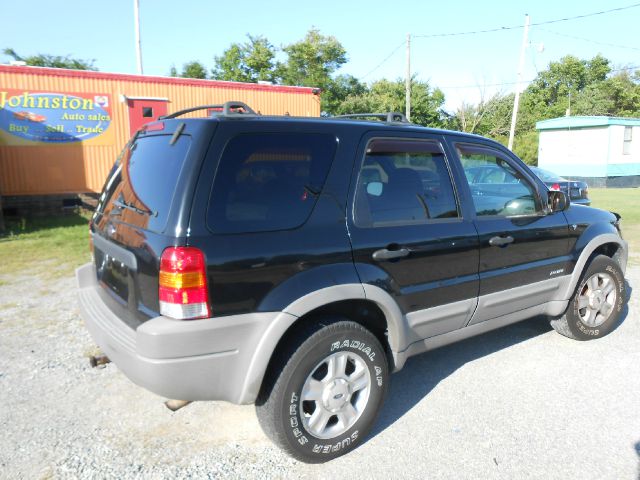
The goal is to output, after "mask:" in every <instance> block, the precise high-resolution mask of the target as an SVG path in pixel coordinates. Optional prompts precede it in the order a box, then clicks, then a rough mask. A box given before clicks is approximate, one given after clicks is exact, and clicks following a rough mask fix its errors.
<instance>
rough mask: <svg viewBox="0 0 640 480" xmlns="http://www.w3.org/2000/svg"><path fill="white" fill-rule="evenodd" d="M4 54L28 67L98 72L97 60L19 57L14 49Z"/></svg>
mask: <svg viewBox="0 0 640 480" xmlns="http://www.w3.org/2000/svg"><path fill="white" fill-rule="evenodd" d="M2 53H4V54H5V55H8V56H10V57H12V58H13V59H14V60H16V61H18V62H25V63H26V64H27V65H30V66H33V67H51V68H67V69H71V70H98V69H97V68H96V67H95V66H94V65H93V62H95V60H81V59H77V58H71V57H70V56H69V55H67V56H64V57H63V56H60V55H48V54H42V53H40V54H37V55H31V56H28V57H23V56H21V55H19V54H18V53H17V52H16V51H15V50H14V49H13V48H5V49H4V50H2Z"/></svg>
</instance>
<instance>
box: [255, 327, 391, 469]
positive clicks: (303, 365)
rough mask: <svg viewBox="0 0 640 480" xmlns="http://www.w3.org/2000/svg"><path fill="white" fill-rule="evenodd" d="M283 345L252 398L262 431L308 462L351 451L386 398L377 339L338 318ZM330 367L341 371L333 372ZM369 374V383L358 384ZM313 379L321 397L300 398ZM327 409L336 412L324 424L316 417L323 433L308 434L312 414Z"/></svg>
mask: <svg viewBox="0 0 640 480" xmlns="http://www.w3.org/2000/svg"><path fill="white" fill-rule="evenodd" d="M287 343H288V346H287V347H286V351H283V352H277V353H279V357H278V358H276V359H275V361H274V362H272V364H271V365H270V368H269V371H268V372H267V377H266V379H265V383H264V384H263V387H262V390H261V392H260V395H259V396H258V400H257V401H256V412H257V415H258V420H259V421H260V425H261V426H262V429H263V430H264V432H265V433H266V434H267V436H269V437H270V438H271V440H272V441H273V442H274V443H275V444H276V445H278V446H279V447H280V448H282V449H283V450H284V451H285V452H287V453H288V454H289V455H291V456H292V457H294V458H296V459H298V460H300V461H303V462H306V463H322V462H326V461H328V460H331V459H334V458H336V457H339V456H341V455H344V454H345V453H347V452H349V451H351V450H353V449H354V448H356V447H357V446H358V445H359V444H360V443H361V442H362V441H363V440H364V439H365V438H366V436H367V434H368V433H369V431H370V430H371V427H372V426H373V425H374V423H375V421H376V419H377V416H378V413H379V411H380V408H381V407H382V404H383V402H384V398H385V396H386V391H387V383H388V380H389V369H388V360H387V357H386V354H385V351H384V349H383V348H382V346H381V345H380V342H379V341H378V339H377V338H376V337H375V336H374V335H373V334H372V333H371V332H370V331H369V330H367V329H366V328H364V327H363V326H362V325H360V324H358V323H355V322H352V321H349V320H345V319H341V318H339V319H332V320H324V321H321V322H319V323H317V324H314V325H309V326H308V327H307V328H304V329H301V330H300V331H299V332H297V334H296V335H295V339H294V340H293V341H290V342H287ZM330 362H333V363H330ZM343 364H344V368H342V370H340V367H341V366H342V365H343ZM330 365H334V366H335V367H333V370H330V368H332V367H330ZM325 368H326V375H324V376H323V372H324V369H325ZM332 371H333V372H340V371H342V372H343V374H342V375H340V374H337V375H335V376H333V375H331V372H332ZM312 374H313V375H312ZM367 375H368V377H367ZM356 377H357V378H358V380H355V379H356ZM367 378H368V380H369V384H368V387H361V386H360V385H361V384H363V383H364V382H365V381H366V379H367ZM329 379H333V380H331V381H329ZM314 381H317V384H321V385H322V389H321V390H319V391H321V392H323V393H322V398H321V399H319V400H312V401H309V400H306V401H304V400H303V399H304V398H308V397H309V396H310V395H311V394H310V393H309V392H310V391H311V389H309V388H307V389H306V390H305V391H304V392H303V387H304V386H305V384H306V385H307V386H309V385H311V384H312V383H313V382H314ZM307 382H309V383H307ZM314 385H316V384H315V383H314ZM352 389H353V392H352V391H351V390H352ZM365 393H366V395H365ZM329 407H333V408H334V409H338V410H336V411H337V413H335V414H333V416H331V417H330V418H329V419H328V420H327V421H326V422H325V424H324V425H325V428H322V427H321V426H322V425H323V423H322V420H319V421H318V424H319V425H320V426H316V430H317V431H321V433H323V434H325V437H324V438H320V437H319V436H318V435H316V434H314V433H313V432H312V428H313V426H312V425H311V423H312V422H311V421H310V419H311V418H312V416H313V415H316V413H317V416H318V418H322V419H324V418H325V416H327V415H331V414H332V413H331V412H333V410H331V411H330V410H328V408H329ZM316 409H318V410H317V412H316ZM347 410H348V412H347ZM354 411H356V412H358V414H357V415H356V416H354V415H353V412H354ZM347 414H348V415H347ZM350 422H354V423H350ZM314 423H315V420H314ZM342 430H344V431H342ZM334 432H335V435H334V434H333V433H334Z"/></svg>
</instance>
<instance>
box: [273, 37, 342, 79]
mask: <svg viewBox="0 0 640 480" xmlns="http://www.w3.org/2000/svg"><path fill="white" fill-rule="evenodd" d="M282 50H283V51H284V53H286V55H287V60H286V62H284V63H280V64H278V67H277V71H278V76H279V77H280V79H281V80H282V83H284V84H285V85H298V86H304V87H318V88H321V89H322V90H324V91H329V90H330V89H331V88H332V87H333V85H332V82H333V80H332V75H333V74H334V73H335V72H336V70H338V69H339V68H340V67H341V66H342V65H344V64H345V63H346V62H347V51H346V50H345V49H344V47H343V46H342V44H341V43H340V42H339V41H338V40H337V39H336V38H335V37H332V36H325V35H322V34H321V33H320V32H319V30H317V29H315V28H312V29H311V30H309V31H308V32H307V34H306V35H305V37H304V39H302V40H300V41H299V42H296V43H292V44H290V45H287V46H285V47H283V49H282ZM336 88H339V87H336Z"/></svg>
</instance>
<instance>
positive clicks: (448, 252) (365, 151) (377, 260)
mask: <svg viewBox="0 0 640 480" xmlns="http://www.w3.org/2000/svg"><path fill="white" fill-rule="evenodd" d="M390 135H392V134H390ZM361 152H362V154H361V156H360V158H359V160H358V162H357V165H358V170H359V171H358V177H357V181H356V182H354V183H355V186H354V188H353V192H352V194H351V199H352V200H351V202H352V205H353V211H352V215H349V219H348V221H349V233H350V236H351V241H352V246H353V252H354V260H355V264H356V269H357V271H358V274H359V276H360V279H361V281H362V282H363V283H365V284H371V285H375V286H377V287H380V288H382V289H384V290H386V291H387V293H389V294H390V295H391V296H392V297H393V298H394V299H395V301H396V302H397V304H398V305H399V306H400V308H401V310H402V312H403V313H404V314H405V315H406V317H407V320H408V323H409V325H410V327H411V329H412V330H413V332H415V334H416V337H415V338H414V340H417V339H421V338H427V337H430V336H433V335H438V334H441V333H445V332H448V331H451V330H455V329H457V328H460V327H462V326H463V325H464V324H466V322H467V321H468V320H469V318H470V317H471V314H472V313H473V310H474V309H475V306H476V301H477V293H478V275H477V273H478V272H477V270H478V236H477V233H476V230H475V227H474V226H473V223H472V220H471V219H467V218H463V216H462V214H461V209H460V207H459V204H458V200H457V195H456V190H455V189H454V187H453V182H452V175H451V168H450V165H449V162H448V160H447V158H446V156H445V154H444V150H443V148H442V139H441V137H439V136H426V135H421V136H419V137H416V138H394V137H393V136H388V137H385V136H381V135H380V134H379V133H376V135H375V136H373V135H370V136H368V137H366V138H365V140H364V142H363V144H362V147H361Z"/></svg>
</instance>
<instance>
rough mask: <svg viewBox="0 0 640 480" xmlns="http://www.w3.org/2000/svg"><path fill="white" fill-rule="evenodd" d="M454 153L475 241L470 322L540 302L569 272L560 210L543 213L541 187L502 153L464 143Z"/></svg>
mask: <svg viewBox="0 0 640 480" xmlns="http://www.w3.org/2000/svg"><path fill="white" fill-rule="evenodd" d="M455 151H456V154H457V155H458V157H459V159H460V162H461V163H462V166H463V169H464V172H465V176H466V179H467V183H468V186H469V189H470V191H471V197H472V199H473V204H474V207H475V213H476V220H475V225H476V228H477V230H478V234H479V240H480V268H479V273H480V294H479V295H480V297H479V302H478V310H477V312H476V314H475V315H474V317H473V319H472V321H471V323H478V322H482V321H484V320H488V319H490V318H495V317H500V316H502V315H506V314H509V313H513V312H515V311H519V310H524V309H525V308H528V307H532V306H535V305H540V304H542V303H545V302H546V301H547V300H548V298H549V296H550V293H551V292H552V291H554V290H555V289H556V288H557V287H558V285H557V284H558V281H559V278H560V277H561V276H563V275H566V274H568V273H571V271H570V269H571V266H570V256H569V242H568V224H567V221H566V218H565V216H564V214H563V213H562V212H556V213H548V212H546V211H545V205H544V203H543V200H542V194H541V193H540V192H542V193H544V191H542V190H541V185H537V184H536V182H535V181H534V180H533V179H532V178H531V177H530V176H529V175H528V174H526V173H525V172H524V169H522V167H521V166H520V165H518V163H517V162H516V161H514V160H513V159H512V158H511V157H510V156H509V155H508V154H506V153H505V152H502V151H500V150H498V149H495V148H493V147H490V146H487V145H483V144H481V143H473V142H468V143H467V142H466V141H465V143H458V144H455Z"/></svg>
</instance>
